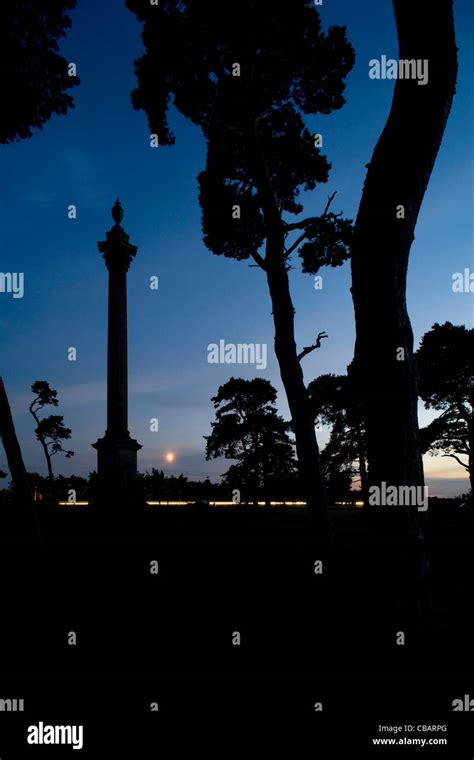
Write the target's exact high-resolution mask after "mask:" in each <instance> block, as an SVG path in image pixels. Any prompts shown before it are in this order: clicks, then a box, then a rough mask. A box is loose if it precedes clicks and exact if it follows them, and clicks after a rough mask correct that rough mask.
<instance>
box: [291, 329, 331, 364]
mask: <svg viewBox="0 0 474 760" xmlns="http://www.w3.org/2000/svg"><path fill="white" fill-rule="evenodd" d="M327 337H328V336H327V334H326V333H325V332H320V333H319V335H318V337H317V339H316V343H315V344H314V345H313V346H304V348H303V350H302V351H301V353H299V354H298V356H297V357H296V358H297V359H298V361H299V362H300V361H301V360H302V359H304V357H305V356H307V355H308V354H310V353H311V352H312V351H315V350H316V349H317V348H320V347H321V340H322V339H323V338H327Z"/></svg>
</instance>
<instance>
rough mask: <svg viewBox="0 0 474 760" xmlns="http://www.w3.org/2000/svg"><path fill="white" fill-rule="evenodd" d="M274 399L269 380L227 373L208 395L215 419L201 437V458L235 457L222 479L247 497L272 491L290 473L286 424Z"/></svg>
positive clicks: (291, 458) (292, 465)
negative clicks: (203, 447) (213, 393)
mask: <svg viewBox="0 0 474 760" xmlns="http://www.w3.org/2000/svg"><path fill="white" fill-rule="evenodd" d="M276 398H277V392H276V390H275V388H274V387H273V386H272V384H271V383H270V381H269V380H265V379H263V378H255V379H254V380H243V379H241V378H234V377H231V379H230V380H228V381H227V382H226V383H225V384H224V385H221V386H220V388H219V390H218V392H217V395H216V396H213V397H212V399H211V401H212V403H213V404H214V408H215V409H216V421H215V422H212V423H211V427H212V433H211V435H209V436H204V437H205V439H206V459H216V458H217V457H225V458H226V459H235V460H237V464H236V465H232V466H231V467H230V469H229V470H228V471H227V473H226V474H225V476H224V480H225V482H226V483H227V484H228V485H229V487H231V488H237V489H239V490H240V491H242V492H245V493H246V495H247V498H250V499H255V498H258V496H259V494H261V493H263V495H265V494H267V493H268V492H269V489H273V491H275V487H276V486H278V484H279V483H281V482H283V481H284V480H285V479H287V478H288V477H291V476H293V475H294V472H295V460H294V454H293V446H292V444H291V441H290V438H289V435H288V427H289V425H288V423H286V422H285V421H284V419H283V418H282V417H280V416H279V415H278V414H277V410H276V406H275V404H276ZM242 498H243V496H242Z"/></svg>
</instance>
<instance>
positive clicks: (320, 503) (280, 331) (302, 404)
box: [247, 118, 329, 534]
mask: <svg viewBox="0 0 474 760" xmlns="http://www.w3.org/2000/svg"><path fill="white" fill-rule="evenodd" d="M247 136H248V150H249V157H250V161H251V163H252V164H253V173H254V176H255V178H256V187H257V192H258V196H259V199H260V202H261V206H262V210H263V216H264V220H265V226H266V233H267V235H266V253H265V261H264V266H263V267H262V268H263V269H264V271H265V273H266V276H267V282H268V289H269V292H270V298H271V301H272V307H273V308H272V313H273V323H274V325H275V354H276V357H277V361H278V364H279V367H280V375H281V379H282V382H283V385H284V388H285V392H286V397H287V400H288V406H289V408H290V414H291V419H292V423H293V432H294V435H295V445H296V456H297V458H298V474H299V479H300V482H301V486H302V491H303V494H304V500H305V501H306V503H307V507H308V512H309V513H310V514H311V517H312V518H313V521H314V523H315V524H316V525H317V527H318V529H319V530H320V532H321V533H322V534H325V533H328V531H329V521H328V509H327V497H326V488H325V484H324V478H323V475H322V472H321V464H320V460H319V448H318V443H317V440H316V431H315V428H314V416H313V413H312V409H311V404H310V401H309V397H308V393H307V390H306V386H305V383H304V379H303V371H302V369H301V364H300V362H299V361H298V351H297V346H296V342H295V327H294V321H295V310H294V307H293V302H292V300H291V293H290V284H289V280H288V271H287V263H286V260H285V256H284V248H285V247H284V234H283V222H282V219H281V212H280V209H279V203H278V200H277V198H276V195H275V193H274V190H273V187H272V183H271V180H270V177H269V175H268V169H267V164H266V160H265V151H264V149H263V145H262V144H261V142H260V139H259V136H258V128H257V123H256V121H255V120H254V119H253V118H250V121H249V126H248V133H247ZM260 266H262V264H260Z"/></svg>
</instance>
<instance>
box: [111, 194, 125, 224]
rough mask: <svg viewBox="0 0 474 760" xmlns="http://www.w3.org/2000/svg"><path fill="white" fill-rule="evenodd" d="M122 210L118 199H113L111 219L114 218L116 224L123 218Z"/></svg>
mask: <svg viewBox="0 0 474 760" xmlns="http://www.w3.org/2000/svg"><path fill="white" fill-rule="evenodd" d="M123 215H124V211H123V208H122V204H121V203H120V201H119V199H118V198H117V200H116V201H115V203H114V205H113V206H112V219H113V220H114V222H115V224H116V225H119V224H120V222H121V221H122V219H123Z"/></svg>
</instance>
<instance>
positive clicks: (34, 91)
mask: <svg viewBox="0 0 474 760" xmlns="http://www.w3.org/2000/svg"><path fill="white" fill-rule="evenodd" d="M75 6H76V0H36V1H35V2H31V0H15V2H11V3H10V2H8V3H2V5H1V9H0V58H1V65H0V83H1V89H2V105H3V108H2V117H1V119H0V142H1V143H11V142H14V141H17V140H22V139H25V138H29V137H31V134H32V133H31V130H32V128H34V127H37V128H40V129H41V128H42V126H43V124H45V122H47V121H48V119H49V118H50V117H51V116H52V114H53V113H55V114H65V113H66V112H67V111H68V109H69V108H71V107H73V105H74V102H73V99H72V98H71V96H70V95H69V94H68V93H67V92H66V90H68V89H70V88H71V87H73V86H74V85H76V84H78V82H79V79H78V77H76V76H69V75H68V62H67V61H66V59H65V58H63V56H61V55H59V54H58V52H57V51H58V49H59V45H58V40H59V39H60V38H61V37H63V36H64V34H65V30H66V29H68V28H69V27H70V26H71V19H70V17H69V15H68V13H67V11H69V10H71V9H72V8H74V7H75Z"/></svg>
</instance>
